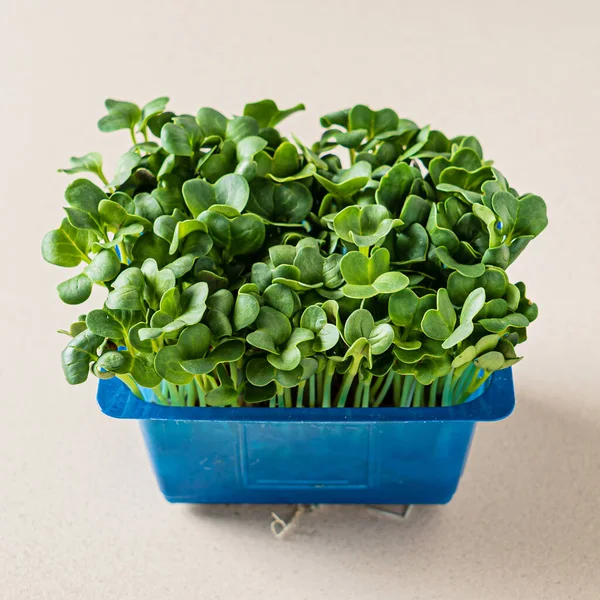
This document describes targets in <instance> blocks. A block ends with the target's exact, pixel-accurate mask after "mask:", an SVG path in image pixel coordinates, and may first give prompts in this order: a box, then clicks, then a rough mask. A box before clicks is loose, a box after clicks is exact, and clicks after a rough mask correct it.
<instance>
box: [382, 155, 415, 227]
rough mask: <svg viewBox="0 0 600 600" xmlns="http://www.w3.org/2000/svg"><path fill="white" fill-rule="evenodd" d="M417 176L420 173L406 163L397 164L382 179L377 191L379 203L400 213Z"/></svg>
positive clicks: (391, 210) (397, 213) (394, 212)
mask: <svg viewBox="0 0 600 600" xmlns="http://www.w3.org/2000/svg"><path fill="white" fill-rule="evenodd" d="M416 178H420V175H419V174H418V172H417V171H416V170H415V169H413V168H412V167H410V166H409V165H407V164H406V163H399V164H397V165H395V166H394V167H392V168H391V169H390V170H389V171H388V172H387V174H386V175H384V176H383V178H382V179H381V182H380V184H379V187H378V188H377V192H376V193H375V199H376V201H377V203H378V204H380V205H382V206H384V207H385V208H387V209H388V210H389V211H390V212H391V213H392V214H393V215H394V214H395V215H399V214H400V211H401V210H402V207H403V205H404V202H405V200H406V199H407V198H408V195H409V194H410V190H411V187H412V185H413V182H414V180H415V179H416Z"/></svg>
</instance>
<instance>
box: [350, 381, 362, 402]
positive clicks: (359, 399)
mask: <svg viewBox="0 0 600 600" xmlns="http://www.w3.org/2000/svg"><path fill="white" fill-rule="evenodd" d="M364 387H365V383H364V381H359V382H358V385H357V386H356V389H355V390H354V402H353V403H352V406H354V408H358V407H359V406H360V405H361V403H362V399H363V398H362V395H363V389H364Z"/></svg>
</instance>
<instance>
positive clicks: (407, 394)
mask: <svg viewBox="0 0 600 600" xmlns="http://www.w3.org/2000/svg"><path fill="white" fill-rule="evenodd" d="M415 381H416V380H415V378H414V377H413V376H412V375H405V376H404V382H403V383H402V396H401V398H400V406H401V407H402V408H408V407H409V406H410V403H411V402H412V397H413V393H414V391H415Z"/></svg>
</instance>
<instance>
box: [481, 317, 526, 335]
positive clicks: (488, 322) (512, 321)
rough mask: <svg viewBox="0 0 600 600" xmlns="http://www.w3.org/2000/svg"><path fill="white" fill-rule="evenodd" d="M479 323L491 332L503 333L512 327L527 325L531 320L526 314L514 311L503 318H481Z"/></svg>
mask: <svg viewBox="0 0 600 600" xmlns="http://www.w3.org/2000/svg"><path fill="white" fill-rule="evenodd" d="M479 324H480V325H482V326H483V328H484V329H486V330H487V331H489V332H491V333H498V334H502V333H504V332H506V331H507V330H508V329H509V328H511V327H527V326H528V325H529V320H528V319H527V317H526V316H525V315H521V314H519V313H514V314H510V315H506V316H505V317H502V318H492V319H480V320H479Z"/></svg>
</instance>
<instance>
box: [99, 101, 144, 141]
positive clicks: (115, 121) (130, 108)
mask: <svg viewBox="0 0 600 600" xmlns="http://www.w3.org/2000/svg"><path fill="white" fill-rule="evenodd" d="M104 106H105V107H106V110H107V111H108V114H107V115H106V116H105V117H102V118H101V119H100V120H99V121H98V129H99V130H100V131H102V132H104V133H108V132H111V131H117V130H119V129H133V128H134V127H135V126H136V124H137V122H138V121H139V120H140V119H141V117H142V111H141V110H140V108H139V106H137V105H136V104H132V103H131V102H122V101H120V100H111V99H109V100H106V102H105V103H104Z"/></svg>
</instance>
